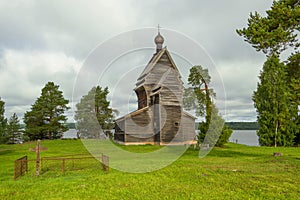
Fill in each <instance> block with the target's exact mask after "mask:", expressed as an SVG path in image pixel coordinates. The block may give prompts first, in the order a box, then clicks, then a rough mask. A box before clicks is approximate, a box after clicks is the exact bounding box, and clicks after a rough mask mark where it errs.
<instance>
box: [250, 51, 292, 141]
mask: <svg viewBox="0 0 300 200" xmlns="http://www.w3.org/2000/svg"><path fill="white" fill-rule="evenodd" d="M286 76H287V74H286V66H285V65H284V64H283V63H281V62H280V60H279V58H278V56H271V57H269V58H268V60H267V61H266V62H265V64H264V66H263V70H262V71H261V73H260V76H259V78H260V83H258V86H257V91H255V92H254V95H253V101H254V107H255V108H256V110H257V112H258V117H257V119H258V124H259V127H260V129H259V130H258V133H257V135H258V136H259V143H260V144H261V145H263V146H275V147H276V146H291V145H293V140H294V137H295V127H294V123H293V121H292V113H291V112H290V98H291V95H290V92H289V87H288V85H287V84H286V82H285V80H287V77H286Z"/></svg>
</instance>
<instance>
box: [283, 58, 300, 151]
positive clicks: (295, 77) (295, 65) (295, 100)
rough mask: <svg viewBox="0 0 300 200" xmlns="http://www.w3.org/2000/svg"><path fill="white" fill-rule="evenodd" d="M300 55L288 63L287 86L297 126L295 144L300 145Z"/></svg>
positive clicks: (293, 118) (293, 119) (294, 121)
mask: <svg viewBox="0 0 300 200" xmlns="http://www.w3.org/2000/svg"><path fill="white" fill-rule="evenodd" d="M299 63H300V53H296V54H293V55H291V56H290V57H289V59H288V63H287V67H286V69H287V84H288V87H289V89H290V92H291V101H290V110H291V112H290V114H291V115H292V121H293V124H294V126H295V139H294V143H295V144H296V145H300V116H299V113H298V106H299V105H300V65H299Z"/></svg>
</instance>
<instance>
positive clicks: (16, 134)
mask: <svg viewBox="0 0 300 200" xmlns="http://www.w3.org/2000/svg"><path fill="white" fill-rule="evenodd" d="M6 130H7V136H8V138H9V141H8V143H11V144H15V143H19V142H21V141H22V139H23V138H22V131H21V125H20V120H19V119H18V116H17V114H16V113H14V114H13V115H12V116H11V117H10V118H9V120H8V124H7V129H6Z"/></svg>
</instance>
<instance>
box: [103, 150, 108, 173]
mask: <svg viewBox="0 0 300 200" xmlns="http://www.w3.org/2000/svg"><path fill="white" fill-rule="evenodd" d="M102 167H103V170H104V171H106V172H108V171H109V157H108V156H106V155H104V154H102Z"/></svg>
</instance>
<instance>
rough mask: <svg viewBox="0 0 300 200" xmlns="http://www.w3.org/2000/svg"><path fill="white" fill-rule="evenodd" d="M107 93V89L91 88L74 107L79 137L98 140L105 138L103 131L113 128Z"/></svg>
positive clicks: (111, 111)
mask: <svg viewBox="0 0 300 200" xmlns="http://www.w3.org/2000/svg"><path fill="white" fill-rule="evenodd" d="M108 93H109V91H108V88H107V87H106V88H104V89H102V88H101V87H100V86H97V87H93V88H92V89H91V90H90V91H89V92H88V94H87V95H85V96H83V97H82V98H81V100H80V102H79V103H78V104H77V105H76V108H77V111H76V114H75V120H76V121H77V127H76V128H77V130H78V136H79V137H84V138H99V137H102V136H105V135H103V131H106V130H111V129H112V128H113V126H114V123H113V110H112V109H111V108H110V107H109V104H110V102H109V101H108V100H107V95H108Z"/></svg>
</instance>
